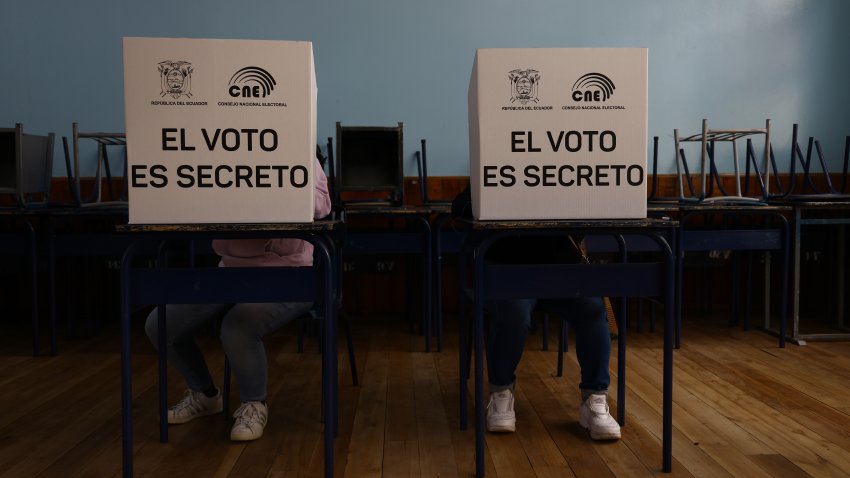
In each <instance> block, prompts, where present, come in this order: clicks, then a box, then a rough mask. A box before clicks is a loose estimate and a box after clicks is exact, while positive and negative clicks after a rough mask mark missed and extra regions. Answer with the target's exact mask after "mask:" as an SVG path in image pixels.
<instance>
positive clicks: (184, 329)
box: [145, 304, 231, 392]
mask: <svg viewBox="0 0 850 478" xmlns="http://www.w3.org/2000/svg"><path fill="white" fill-rule="evenodd" d="M230 307H231V306H230V305H225V304H169V305H167V306H166V310H165V317H166V321H167V322H166V327H165V331H166V346H167V349H166V357H168V360H169V362H171V364H172V365H174V368H176V369H177V371H178V372H179V373H180V375H182V376H183V378H184V379H185V380H186V385H187V387H188V388H189V390H192V391H194V392H202V391H205V390H209V388H210V387H213V386H214V381H213V379H212V376H211V375H210V371H209V368H207V363H206V361H205V360H204V356H203V354H202V353H201V350H200V349H199V348H198V345H197V343H196V342H195V334H196V333H197V332H198V331H199V330H201V328H203V327H204V326H205V325H208V324H209V323H210V321H212V320H214V319H216V318H218V317H221V316H222V315H223V314H224V313H225V312H226V311H227V309H228V308H230ZM158 316H159V314H157V309H153V311H151V313H150V315H148V318H147V321H146V322H145V332H146V333H147V336H148V338H149V339H150V341H151V342H152V343H153V346H154V348H156V347H157V346H158V343H159V342H158V340H159V339H158V337H159V335H158V329H159V326H158V324H157V318H158Z"/></svg>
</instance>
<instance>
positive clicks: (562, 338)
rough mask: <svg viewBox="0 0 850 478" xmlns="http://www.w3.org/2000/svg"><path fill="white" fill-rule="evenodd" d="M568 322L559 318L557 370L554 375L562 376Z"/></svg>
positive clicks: (566, 345) (567, 339)
mask: <svg viewBox="0 0 850 478" xmlns="http://www.w3.org/2000/svg"><path fill="white" fill-rule="evenodd" d="M569 334H570V323H569V322H567V321H566V320H564V319H561V333H560V334H558V364H557V365H558V371H557V373H556V376H558V377H563V376H564V352H566V351H567V348H568V347H569V344H568V343H567V342H568V341H569Z"/></svg>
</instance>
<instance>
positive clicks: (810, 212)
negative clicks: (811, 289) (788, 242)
mask: <svg viewBox="0 0 850 478" xmlns="http://www.w3.org/2000/svg"><path fill="white" fill-rule="evenodd" d="M775 204H777V205H784V206H786V207H790V208H792V209H793V211H794V236H793V239H794V241H793V243H794V253H793V258H792V264H793V266H794V274H793V276H792V283H791V291H792V292H791V324H792V325H791V337H790V338H791V340H792V341H793V342H794V343H796V344H799V345H805V344H806V341H808V340H811V341H817V340H850V329H848V325H847V324H845V323H844V306H845V303H844V300H845V299H844V296H845V293H846V291H847V285H846V284H845V282H844V281H845V279H844V265H845V261H846V260H847V259H846V253H847V251H846V249H847V235H846V230H847V225H848V224H850V202H848V201H818V200H803V201H800V200H789V201H777V202H776V203H775ZM818 225H819V226H838V236H837V237H838V247H837V257H835V262H836V263H837V264H838V274H837V276H838V280H837V286H836V290H835V294H836V304H835V305H836V325H837V327H838V329H839V330H841V332H838V333H809V334H804V333H802V332H800V285H801V270H800V269H801V267H800V249H801V244H802V241H803V226H818Z"/></svg>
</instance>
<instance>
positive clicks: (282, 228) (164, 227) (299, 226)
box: [117, 220, 340, 232]
mask: <svg viewBox="0 0 850 478" xmlns="http://www.w3.org/2000/svg"><path fill="white" fill-rule="evenodd" d="M339 224H340V221H335V220H323V221H313V222H293V223H267V224H125V225H121V226H118V227H117V230H118V231H119V232H293V231H295V232H322V231H332V230H334V228H336V226H337V225H339Z"/></svg>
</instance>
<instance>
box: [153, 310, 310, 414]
mask: <svg viewBox="0 0 850 478" xmlns="http://www.w3.org/2000/svg"><path fill="white" fill-rule="evenodd" d="M310 307H312V303H310V302H287V303H279V304H169V305H167V306H166V311H165V320H166V324H167V325H166V335H167V337H166V344H167V349H168V350H167V355H166V356H167V357H168V360H169V361H170V362H171V364H172V365H174V367H175V368H176V369H177V371H178V372H179V373H180V375H182V376H183V378H184V379H185V380H186V385H187V386H188V387H189V389H190V390H192V391H195V392H201V391H204V390H207V389H209V388H210V387H211V386H213V385H214V381H213V378H212V376H211V375H210V371H209V368H208V367H207V363H206V361H205V360H204V356H203V354H201V350H200V349H199V348H198V345H197V343H196V342H195V334H196V333H197V332H198V331H200V330H202V329H204V328H205V326H208V325H209V324H210V322H211V321H213V320H217V319H221V345H222V348H223V349H224V353H225V354H227V358H228V359H229V360H230V365H231V367H232V369H233V374H234V375H235V376H236V381H237V382H238V383H239V395H240V398H241V399H242V401H243V402H251V401H262V400H265V399H266V398H267V388H268V364H267V360H266V348H265V346H263V337H264V336H265V335H266V334H267V333H269V332H273V331H275V330H277V329H279V328H280V327H282V326H284V325H285V324H287V323H288V322H290V321H291V320H293V319H295V318H297V317H299V316H301V315H303V314H305V313H306V312H307V311H309V310H310ZM158 316H159V314H158V313H157V309H154V310H153V311H152V312H151V313H150V315H149V316H148V319H147V321H146V322H145V332H146V333H147V335H148V338H150V340H151V342H153V344H154V347H156V346H157V337H158V332H157V331H158V329H159V327H158V325H157V317H158Z"/></svg>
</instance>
